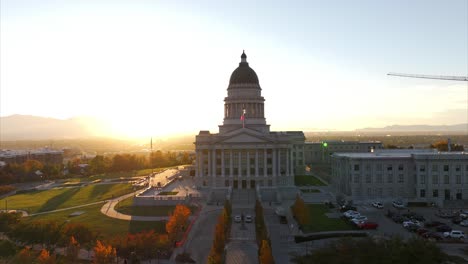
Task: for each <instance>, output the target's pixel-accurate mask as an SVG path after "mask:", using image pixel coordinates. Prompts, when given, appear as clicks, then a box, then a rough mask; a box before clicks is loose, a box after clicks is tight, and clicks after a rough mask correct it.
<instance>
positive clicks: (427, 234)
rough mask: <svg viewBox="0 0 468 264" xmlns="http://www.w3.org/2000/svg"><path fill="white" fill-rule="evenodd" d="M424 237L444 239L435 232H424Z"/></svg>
mask: <svg viewBox="0 0 468 264" xmlns="http://www.w3.org/2000/svg"><path fill="white" fill-rule="evenodd" d="M423 237H424V238H427V239H433V240H442V239H444V238H443V237H442V235H441V234H439V233H437V232H426V233H424V234H423Z"/></svg>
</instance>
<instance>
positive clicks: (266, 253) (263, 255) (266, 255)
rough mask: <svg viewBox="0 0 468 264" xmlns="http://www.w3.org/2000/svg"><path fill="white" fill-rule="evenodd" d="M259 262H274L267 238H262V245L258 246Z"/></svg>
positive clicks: (264, 263) (272, 263)
mask: <svg viewBox="0 0 468 264" xmlns="http://www.w3.org/2000/svg"><path fill="white" fill-rule="evenodd" d="M259 262H260V264H274V263H275V261H274V260H273V255H272V252H271V247H270V243H269V242H268V241H267V240H262V247H261V248H260V256H259Z"/></svg>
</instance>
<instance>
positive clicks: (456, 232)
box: [444, 230, 465, 239]
mask: <svg viewBox="0 0 468 264" xmlns="http://www.w3.org/2000/svg"><path fill="white" fill-rule="evenodd" d="M444 237H448V238H459V239H464V238H465V233H463V231H460V230H452V231H450V232H444Z"/></svg>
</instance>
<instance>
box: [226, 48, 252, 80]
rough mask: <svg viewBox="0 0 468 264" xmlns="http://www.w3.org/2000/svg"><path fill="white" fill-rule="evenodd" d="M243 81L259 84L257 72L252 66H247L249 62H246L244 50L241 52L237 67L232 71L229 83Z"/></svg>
mask: <svg viewBox="0 0 468 264" xmlns="http://www.w3.org/2000/svg"><path fill="white" fill-rule="evenodd" d="M244 83H248V84H259V83H258V77H257V74H256V73H255V71H254V70H253V69H252V68H250V67H249V64H248V63H247V55H245V52H242V55H241V62H240V63H239V67H237V69H235V70H234V71H233V72H232V74H231V79H230V80H229V84H244Z"/></svg>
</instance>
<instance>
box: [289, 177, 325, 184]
mask: <svg viewBox="0 0 468 264" xmlns="http://www.w3.org/2000/svg"><path fill="white" fill-rule="evenodd" d="M294 184H295V185H296V186H325V185H326V184H325V183H324V182H322V181H321V180H319V179H318V178H317V177H315V176H312V175H299V176H294Z"/></svg>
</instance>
